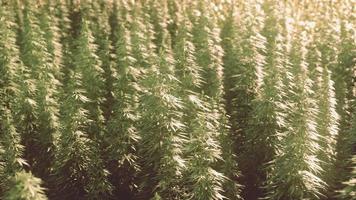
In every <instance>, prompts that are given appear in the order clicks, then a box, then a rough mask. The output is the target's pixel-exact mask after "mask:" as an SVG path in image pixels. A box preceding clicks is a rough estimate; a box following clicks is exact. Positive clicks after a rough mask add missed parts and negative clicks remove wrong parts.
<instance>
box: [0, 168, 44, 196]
mask: <svg viewBox="0 0 356 200" xmlns="http://www.w3.org/2000/svg"><path fill="white" fill-rule="evenodd" d="M41 184H42V181H41V179H39V178H36V177H34V176H33V175H32V174H31V173H27V172H24V171H20V172H17V173H16V174H15V176H14V178H13V180H12V183H11V189H10V190H9V191H8V192H7V193H6V194H5V196H3V199H4V200H47V197H46V195H45V189H44V188H43V187H41Z"/></svg>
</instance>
